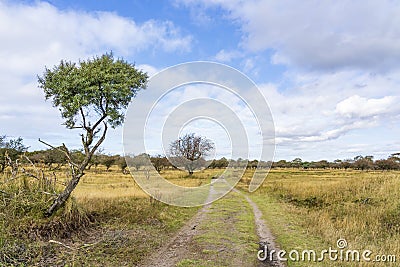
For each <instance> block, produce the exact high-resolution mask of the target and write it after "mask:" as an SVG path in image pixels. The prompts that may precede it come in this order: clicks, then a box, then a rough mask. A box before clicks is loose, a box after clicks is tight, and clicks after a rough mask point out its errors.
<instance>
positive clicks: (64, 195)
mask: <svg viewBox="0 0 400 267" xmlns="http://www.w3.org/2000/svg"><path fill="white" fill-rule="evenodd" d="M82 176H83V172H82V173H80V174H78V175H76V176H75V177H72V179H71V181H69V183H68V185H67V186H66V187H65V189H64V191H63V192H62V193H61V194H59V195H58V197H57V198H56V199H55V200H54V202H53V204H52V205H51V206H50V208H49V209H48V210H47V212H46V214H45V215H46V216H47V217H50V216H51V215H53V213H54V212H56V211H57V210H58V209H59V208H60V207H61V206H62V205H63V204H64V203H65V202H66V201H67V199H68V198H69V196H70V195H71V193H72V191H74V189H75V187H76V186H77V185H78V183H79V180H80V179H81V177H82Z"/></svg>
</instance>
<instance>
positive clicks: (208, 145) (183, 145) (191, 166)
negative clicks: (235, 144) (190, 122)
mask: <svg viewBox="0 0 400 267" xmlns="http://www.w3.org/2000/svg"><path fill="white" fill-rule="evenodd" d="M213 149H214V144H213V143H212V142H211V141H210V140H209V139H207V138H205V137H202V136H196V135H195V134H194V133H189V134H185V135H184V136H182V137H179V138H178V139H177V140H175V141H173V142H172V143H171V144H170V147H169V158H170V160H171V161H172V164H174V165H175V166H176V167H181V168H185V169H186V170H187V171H188V172H189V175H192V174H193V172H194V170H196V169H200V168H202V167H204V165H206V161H205V159H204V157H206V156H208V155H209V153H210V151H211V150H213Z"/></svg>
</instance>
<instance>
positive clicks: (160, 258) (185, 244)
mask: <svg viewBox="0 0 400 267" xmlns="http://www.w3.org/2000/svg"><path fill="white" fill-rule="evenodd" d="M212 193H213V190H212V189H211V190H210V195H211V194H212ZM229 195H230V197H231V198H232V200H231V201H236V202H237V203H238V204H237V206H238V207H237V209H229V208H225V207H224V206H223V204H219V205H215V204H214V203H212V204H208V205H206V206H204V207H203V208H202V209H201V210H200V211H199V212H198V213H197V214H196V215H195V216H194V217H193V218H192V219H191V220H190V221H189V222H188V223H186V224H185V226H184V227H182V228H181V229H180V230H179V231H178V233H176V234H175V235H174V236H173V237H172V238H171V239H170V240H169V241H168V242H166V245H164V246H163V247H162V248H160V249H157V250H155V251H154V253H153V254H152V255H150V257H149V258H148V259H147V260H146V261H145V262H142V263H141V264H139V265H138V266H144V267H150V266H161V267H169V266H171V267H172V266H176V265H179V264H182V262H185V264H186V265H180V266H198V265H197V264H199V265H201V266H204V265H205V266H215V265H213V264H217V265H218V266H257V267H258V266H271V267H281V266H284V265H283V264H282V263H280V262H278V261H277V260H276V259H274V260H273V261H272V262H261V261H259V260H257V249H254V244H255V243H260V244H267V245H268V249H269V250H271V249H276V248H277V247H276V244H275V242H274V237H273V236H272V234H271V232H270V230H269V229H268V227H267V226H266V224H265V222H264V220H263V219H262V213H261V211H260V210H259V208H258V207H257V205H256V204H255V203H254V202H253V201H252V200H251V199H250V198H249V197H248V196H246V195H244V194H242V193H240V192H239V191H238V190H234V192H231V193H230V194H229ZM233 195H235V196H234V197H233ZM224 200H225V198H224V199H222V200H221V202H219V203H224V202H223V201H224ZM246 203H248V204H246ZM244 205H249V206H250V207H251V208H247V209H242V208H240V206H244ZM245 212H246V213H251V212H252V213H253V215H252V216H253V218H254V222H255V229H256V233H257V236H258V240H257V237H256V236H255V235H254V233H246V235H247V236H254V240H253V242H248V240H245V241H243V240H241V241H240V240H239V241H236V243H232V241H225V240H224V241H223V242H214V240H213V238H211V240H208V241H207V242H208V244H207V245H206V246H204V245H199V244H198V242H196V240H195V239H196V238H198V236H199V235H205V234H206V235H207V234H210V233H211V235H212V233H213V232H212V231H216V232H214V233H218V232H222V231H227V230H228V232H227V233H228V234H227V236H228V237H227V239H228V238H229V235H232V236H241V238H239V239H243V236H242V235H240V234H243V233H240V229H239V230H238V229H236V226H235V223H236V222H237V218H239V217H240V216H243V215H246V214H244V213H245ZM247 215H248V214H247ZM210 222H212V225H213V226H214V227H212V226H210V225H211V223H210ZM218 227H219V229H215V228H218ZM216 236H217V234H216ZM217 239H218V238H217V237H216V238H215V240H217ZM249 243H253V244H249ZM250 245H253V247H251V246H250ZM205 248H207V249H205ZM260 248H261V246H260ZM210 251H212V253H210ZM243 251H250V252H247V253H243ZM190 259H191V260H190ZM197 259H200V260H201V261H197ZM216 261H218V263H216Z"/></svg>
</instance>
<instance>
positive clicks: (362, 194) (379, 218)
mask: <svg viewBox="0 0 400 267" xmlns="http://www.w3.org/2000/svg"><path fill="white" fill-rule="evenodd" d="M221 172H222V170H206V171H203V172H200V173H196V174H195V175H194V176H193V177H188V176H187V175H186V174H185V173H184V172H178V171H172V170H168V171H165V172H164V173H163V176H164V177H166V178H167V179H169V180H170V181H171V182H173V183H176V184H179V185H185V186H199V185H201V184H205V183H209V182H210V179H211V177H212V176H214V175H217V174H219V173H221ZM57 176H58V177H62V176H63V171H59V172H58V173H57ZM251 176H252V171H251V170H248V171H247V172H246V173H245V176H244V177H243V178H242V179H241V181H240V182H239V184H238V185H237V188H238V189H240V190H241V191H242V192H246V191H247V185H248V183H249V181H250V179H251ZM24 183H25V185H23V184H24ZM8 186H9V185H8ZM18 186H19V187H17V185H16V184H15V185H14V188H13V189H12V190H14V191H12V192H13V194H14V197H13V198H7V197H6V196H5V195H4V194H2V198H3V200H2V204H1V205H0V223H1V230H0V248H1V249H0V256H1V258H0V266H1V265H4V266H35V265H36V266H45V265H47V266H49V265H52V266H114V265H118V266H132V265H135V264H137V263H138V262H140V260H142V259H143V258H144V257H146V255H148V254H149V253H151V252H152V251H153V250H154V249H156V248H157V247H159V246H162V245H163V243H164V242H165V241H166V240H168V238H169V237H170V236H172V235H173V234H174V233H175V232H176V231H177V230H178V229H179V228H180V227H181V226H182V225H183V224H184V223H185V222H186V221H187V220H188V219H189V218H191V217H192V216H193V215H194V214H195V213H196V211H197V210H198V208H190V209H188V208H177V207H172V206H167V205H164V204H162V203H159V202H157V201H154V200H153V199H151V198H149V197H148V196H147V195H146V194H144V192H143V191H142V190H141V189H140V188H139V187H138V186H137V185H136V184H135V182H134V181H133V179H132V177H131V176H130V175H125V174H122V173H121V172H120V171H119V170H118V169H117V167H114V168H111V170H110V171H105V170H104V169H101V168H99V169H97V170H90V171H88V173H87V174H86V175H85V176H84V177H83V179H82V181H81V183H80V184H79V185H78V187H77V189H76V191H75V192H74V199H73V200H71V201H70V202H69V203H68V205H66V207H65V208H64V210H63V211H61V212H60V213H59V214H58V216H57V217H56V218H50V219H45V218H41V216H40V212H41V211H42V210H41V209H42V208H43V206H46V205H47V202H48V198H46V197H43V194H38V195H37V196H36V198H35V201H32V199H27V197H26V196H27V195H28V192H29V191H31V192H34V190H35V185H34V183H31V184H30V183H26V181H25V182H24V181H20V184H19V185H18ZM0 189H1V190H3V191H7V190H10V188H4V187H2V188H0ZM248 196H249V197H250V198H251V199H252V200H253V201H254V202H255V203H256V204H257V205H258V206H259V208H260V210H261V211H262V212H263V214H264V219H265V221H266V222H267V224H268V226H269V227H270V228H271V230H272V232H273V233H274V234H275V236H276V237H277V242H278V244H279V245H280V247H281V248H282V249H285V250H287V251H290V250H292V249H297V250H303V249H313V250H316V251H321V250H323V249H328V247H333V248H336V241H337V240H338V239H339V238H344V239H346V241H347V243H348V248H349V249H357V250H360V251H362V250H365V249H368V250H371V251H372V252H373V254H372V256H371V257H374V256H375V255H378V254H380V255H396V256H397V261H399V260H400V173H399V172H395V171H390V172H387V171H384V172H382V171H379V172H373V171H368V172H366V171H355V170H347V171H345V170H299V169H274V170H272V171H271V172H270V173H269V175H268V178H267V179H266V180H265V182H264V183H263V185H262V186H261V188H259V189H258V190H257V191H256V192H254V193H251V194H248ZM224 201H225V202H226V203H228V204H229V205H228V204H227V210H229V209H234V208H235V207H234V206H235V203H236V202H235V201H237V200H235V199H232V198H230V197H229V196H228V197H227V198H224V199H222V200H219V201H218V202H216V203H215V207H218V205H221V203H223V202H224ZM17 202H18V203H17ZM21 203H22V204H21ZM245 209H248V207H246V208H245ZM245 214H247V213H238V214H237V216H238V217H237V222H238V227H239V228H238V229H239V231H241V232H247V234H248V236H252V237H254V229H253V228H252V227H253V226H250V224H252V219H251V218H248V216H247V215H245ZM214 215H215V216H224V214H221V215H218V214H214ZM214 215H213V213H211V214H210V216H214ZM76 219H79V220H81V221H82V223H81V224H79V223H78V224H73V223H72V221H74V220H76ZM61 222H62V223H61ZM246 223H247V224H249V225H248V226H246ZM218 227H219V226H218V225H215V227H211V228H210V229H208V230H207V229H205V230H204V234H203V235H202V236H199V237H198V238H197V239H196V240H197V241H198V242H199V246H200V247H201V244H202V243H201V242H203V241H204V240H207V238H208V235H211V236H215V237H216V238H215V242H219V241H218V240H219V239H218V238H217V237H218V236H221V235H218V231H217V230H216V229H217V228H218ZM213 231H215V232H213ZM50 240H53V242H49V241H50ZM221 240H222V239H221ZM222 241H223V240H222ZM222 241H221V242H222ZM236 241H237V240H236ZM236 241H235V240H234V242H236ZM234 242H233V243H234ZM249 242H250V241H249ZM252 246H254V244H250V245H249V247H252ZM203 250H204V251H205V253H207V249H206V248H203ZM246 253H247V252H246ZM246 255H247V254H246ZM254 256H256V255H254ZM210 257H211V258H212V255H211V256H210ZM206 258H207V257H206ZM197 263H199V261H198V260H196V259H187V260H186V261H183V262H181V263H180V264H181V266H196V264H197ZM202 263H204V261H202ZM312 264H313V263H310V262H293V261H289V263H288V265H289V266H311V265H312ZM335 264H336V265H335ZM314 265H316V266H364V265H363V263H346V262H339V263H338V262H336V263H335V262H322V263H321V262H320V263H317V264H314ZM372 265H373V266H377V265H378V266H379V264H378V263H376V262H375V263H366V264H365V266H372ZM391 265H392V266H397V264H390V263H386V264H382V266H391ZM207 266H212V264H211V265H210V264H208V265H207Z"/></svg>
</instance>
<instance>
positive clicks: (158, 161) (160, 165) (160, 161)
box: [150, 155, 171, 172]
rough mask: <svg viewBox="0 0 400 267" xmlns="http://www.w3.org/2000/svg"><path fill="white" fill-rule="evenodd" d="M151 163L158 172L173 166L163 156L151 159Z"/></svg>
mask: <svg viewBox="0 0 400 267" xmlns="http://www.w3.org/2000/svg"><path fill="white" fill-rule="evenodd" d="M150 161H151V164H153V166H154V168H156V170H157V171H158V172H161V171H162V170H163V169H164V168H166V167H169V166H171V163H170V162H169V160H168V158H167V157H164V156H161V155H157V156H153V157H150Z"/></svg>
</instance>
